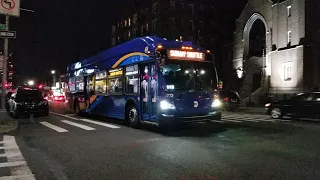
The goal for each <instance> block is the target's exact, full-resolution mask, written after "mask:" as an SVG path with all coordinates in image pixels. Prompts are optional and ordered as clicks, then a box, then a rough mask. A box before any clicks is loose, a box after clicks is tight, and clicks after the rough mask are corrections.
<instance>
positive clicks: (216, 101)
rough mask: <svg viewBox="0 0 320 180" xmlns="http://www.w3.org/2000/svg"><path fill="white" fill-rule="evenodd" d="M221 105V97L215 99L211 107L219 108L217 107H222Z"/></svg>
mask: <svg viewBox="0 0 320 180" xmlns="http://www.w3.org/2000/svg"><path fill="white" fill-rule="evenodd" d="M220 105H221V102H220V100H219V99H215V100H214V101H213V103H212V104H211V107H213V108H217V107H220Z"/></svg>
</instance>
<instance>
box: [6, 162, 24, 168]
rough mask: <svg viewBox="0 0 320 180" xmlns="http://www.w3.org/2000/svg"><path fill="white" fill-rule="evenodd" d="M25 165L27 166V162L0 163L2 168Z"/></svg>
mask: <svg viewBox="0 0 320 180" xmlns="http://www.w3.org/2000/svg"><path fill="white" fill-rule="evenodd" d="M24 164H27V163H26V161H16V162H4V163H0V168H3V167H13V166H21V165H24Z"/></svg>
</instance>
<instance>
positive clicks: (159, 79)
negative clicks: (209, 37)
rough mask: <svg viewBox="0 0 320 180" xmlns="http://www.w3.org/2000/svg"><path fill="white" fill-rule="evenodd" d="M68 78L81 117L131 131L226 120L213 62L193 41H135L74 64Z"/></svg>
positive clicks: (71, 102) (71, 99)
mask: <svg viewBox="0 0 320 180" xmlns="http://www.w3.org/2000/svg"><path fill="white" fill-rule="evenodd" d="M67 78H68V82H67V86H68V88H67V89H68V92H67V102H68V104H69V105H68V107H69V108H70V109H71V110H74V111H75V112H76V113H87V114H92V115H101V116H104V117H109V118H116V119H121V120H125V121H127V122H128V124H129V125H130V126H132V127H138V126H139V125H140V124H152V125H156V126H160V125H164V124H167V123H175V122H198V121H205V122H211V121H212V120H220V119H221V112H220V108H219V106H220V101H219V99H218V96H217V94H218V93H217V82H218V79H217V73H216V68H215V63H214V60H213V56H212V54H211V53H210V51H208V50H206V49H204V48H201V47H199V46H197V45H195V44H193V43H192V42H190V41H186V42H180V41H172V40H167V39H165V38H161V37H157V36H146V37H139V38H135V39H133V40H131V41H128V42H126V43H124V44H121V45H118V46H115V47H113V48H111V49H109V50H106V51H103V52H101V53H99V54H97V55H95V56H93V57H90V58H87V59H84V60H82V61H79V62H76V63H74V64H71V65H70V66H68V67H67Z"/></svg>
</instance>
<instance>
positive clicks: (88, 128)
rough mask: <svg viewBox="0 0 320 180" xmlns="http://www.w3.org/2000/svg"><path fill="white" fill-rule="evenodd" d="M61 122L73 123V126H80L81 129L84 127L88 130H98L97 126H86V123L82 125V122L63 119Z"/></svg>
mask: <svg viewBox="0 0 320 180" xmlns="http://www.w3.org/2000/svg"><path fill="white" fill-rule="evenodd" d="M61 122H63V123H66V124H69V125H72V126H76V127H78V128H81V129H84V130H87V131H92V130H96V129H95V128H92V127H89V126H86V125H82V124H78V123H75V122H71V121H68V120H62V121H61Z"/></svg>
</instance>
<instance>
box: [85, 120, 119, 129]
mask: <svg viewBox="0 0 320 180" xmlns="http://www.w3.org/2000/svg"><path fill="white" fill-rule="evenodd" d="M79 120H80V121H84V122H87V123H92V124H97V125H100V126H104V127H108V128H112V129H118V128H120V127H119V126H115V125H112V124H107V123H103V122H99V121H92V120H89V119H79Z"/></svg>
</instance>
